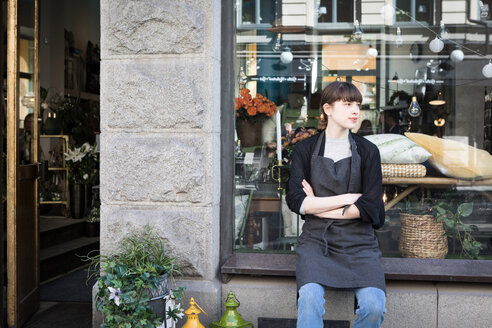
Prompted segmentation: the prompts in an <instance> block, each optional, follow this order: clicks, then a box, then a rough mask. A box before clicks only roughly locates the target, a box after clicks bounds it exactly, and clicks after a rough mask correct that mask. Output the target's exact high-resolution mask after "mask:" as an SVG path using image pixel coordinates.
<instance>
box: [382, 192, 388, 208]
mask: <svg viewBox="0 0 492 328" xmlns="http://www.w3.org/2000/svg"><path fill="white" fill-rule="evenodd" d="M387 201H388V195H386V188H385V189H384V192H383V203H384V204H385V205H386V202H387Z"/></svg>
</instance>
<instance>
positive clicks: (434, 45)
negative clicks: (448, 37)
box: [429, 36, 444, 53]
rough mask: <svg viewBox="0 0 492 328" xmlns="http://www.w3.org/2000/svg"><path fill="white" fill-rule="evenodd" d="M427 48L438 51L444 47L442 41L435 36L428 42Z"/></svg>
mask: <svg viewBox="0 0 492 328" xmlns="http://www.w3.org/2000/svg"><path fill="white" fill-rule="evenodd" d="M429 49H430V50H431V51H432V52H435V53H438V52H440V51H441V50H442V49H444V42H442V40H441V39H439V38H438V37H437V36H436V38H435V39H434V40H432V41H431V42H430V43H429Z"/></svg>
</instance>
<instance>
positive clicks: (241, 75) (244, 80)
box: [239, 66, 248, 85]
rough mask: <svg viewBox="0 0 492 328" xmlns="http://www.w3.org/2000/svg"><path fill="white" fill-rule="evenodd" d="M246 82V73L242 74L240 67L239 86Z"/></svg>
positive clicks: (242, 70)
mask: <svg viewBox="0 0 492 328" xmlns="http://www.w3.org/2000/svg"><path fill="white" fill-rule="evenodd" d="M246 82H248V77H247V76H246V73H244V68H243V67H242V66H241V68H240V70H239V84H240V85H245V84H246Z"/></svg>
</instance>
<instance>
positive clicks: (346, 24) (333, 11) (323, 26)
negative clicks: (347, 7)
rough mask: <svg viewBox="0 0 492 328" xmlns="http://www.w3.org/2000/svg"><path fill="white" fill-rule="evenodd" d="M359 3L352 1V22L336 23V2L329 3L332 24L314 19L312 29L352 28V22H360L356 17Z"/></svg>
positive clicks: (334, 0)
mask: <svg viewBox="0 0 492 328" xmlns="http://www.w3.org/2000/svg"><path fill="white" fill-rule="evenodd" d="M360 2H361V1H360V0H352V4H353V11H352V21H351V22H338V21H336V19H337V13H338V8H337V2H336V0H333V1H332V3H331V19H332V22H319V21H318V18H319V17H316V18H315V23H314V27H315V28H321V29H339V28H350V29H353V28H354V21H355V20H356V19H358V20H359V21H360V17H359V18H358V17H357V12H358V11H357V7H358V5H359V3H360Z"/></svg>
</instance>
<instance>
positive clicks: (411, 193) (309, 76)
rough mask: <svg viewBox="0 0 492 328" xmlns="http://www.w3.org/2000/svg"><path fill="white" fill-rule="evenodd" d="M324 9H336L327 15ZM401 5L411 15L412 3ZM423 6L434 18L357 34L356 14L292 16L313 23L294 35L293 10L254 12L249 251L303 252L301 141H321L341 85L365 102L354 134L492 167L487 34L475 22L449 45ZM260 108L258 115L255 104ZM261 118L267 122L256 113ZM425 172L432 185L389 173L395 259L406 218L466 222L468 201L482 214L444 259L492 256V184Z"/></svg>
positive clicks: (241, 188) (249, 30)
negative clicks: (335, 88)
mask: <svg viewBox="0 0 492 328" xmlns="http://www.w3.org/2000/svg"><path fill="white" fill-rule="evenodd" d="M323 3H324V4H325V5H327V4H328V3H331V2H328V1H325V2H323V1H321V3H320V4H318V5H320V7H322V6H323ZM348 3H349V2H348ZM396 3H397V7H399V9H401V8H402V6H403V5H404V4H403V2H398V1H397V2H396ZM419 3H421V5H422V7H420V6H418V8H417V9H418V10H422V12H416V13H415V14H414V15H412V11H411V9H410V8H409V9H408V12H405V11H404V10H403V9H404V8H403V9H402V10H399V11H398V10H397V11H396V13H397V16H396V17H394V18H393V17H392V18H391V19H395V20H396V22H397V24H394V25H375V24H373V25H372V26H371V25H365V26H362V25H361V26H357V23H355V24H352V22H353V21H354V17H353V16H351V15H348V16H350V17H345V16H344V15H345V14H343V13H347V12H351V11H353V8H345V9H343V8H340V11H339V14H338V16H336V14H335V16H336V17H331V16H330V17H327V14H326V8H325V10H321V9H319V8H320V7H318V8H313V10H314V13H315V15H314V16H313V17H311V16H309V15H307V16H306V17H300V16H292V17H294V18H293V19H298V20H302V19H304V21H303V22H304V23H305V24H296V22H295V20H289V22H292V26H286V24H282V23H283V22H285V21H287V20H286V16H287V14H286V13H285V12H282V11H285V10H286V6H280V5H278V4H275V3H274V2H272V3H271V5H270V7H268V6H266V5H263V4H262V5H260V4H258V3H257V2H254V1H243V2H242V7H241V8H240V9H238V12H237V17H236V21H237V33H236V52H235V55H236V57H235V70H236V76H237V81H236V88H235V90H237V94H236V130H235V132H236V134H235V142H236V143H235V145H236V146H235V147H236V149H235V165H236V167H235V179H236V180H235V187H236V188H235V190H236V197H235V230H234V235H235V242H234V245H235V249H236V251H237V252H267V253H268V252H270V253H271V252H273V253H283V252H285V253H292V252H294V251H295V247H296V242H297V236H298V235H299V234H300V232H301V231H302V223H303V220H302V219H301V218H300V216H299V215H297V214H295V213H293V212H291V211H290V210H289V208H288V206H287V204H286V202H285V194H286V190H287V188H288V187H287V181H288V177H289V170H290V164H291V152H292V148H293V147H294V146H295V144H296V143H297V142H299V141H301V140H303V139H305V138H307V137H309V136H311V135H313V134H316V133H318V131H317V128H318V122H319V116H320V114H321V112H320V98H321V91H322V89H323V88H324V87H325V86H326V85H327V84H329V83H331V82H332V81H336V80H338V81H349V82H352V83H354V84H355V85H356V86H357V87H358V88H359V91H360V92H361V94H362V95H363V103H362V107H361V114H360V119H359V126H358V127H357V128H356V129H354V130H353V131H352V132H354V133H357V134H360V135H362V136H368V138H371V137H373V138H374V137H377V136H380V135H386V134H397V135H401V136H402V137H403V135H404V133H406V132H411V133H417V134H418V135H417V137H420V135H425V136H430V137H436V138H439V140H446V143H449V142H455V141H456V142H459V145H463V147H464V148H461V149H454V150H450V151H448V152H447V153H446V154H445V156H444V160H445V161H446V160H449V159H451V158H454V159H456V158H458V157H461V161H462V162H463V163H461V164H460V163H458V164H451V166H453V165H454V166H453V167H455V166H461V165H463V167H467V168H470V167H473V166H480V164H479V163H478V162H477V161H475V159H473V158H471V157H474V156H478V155H470V156H471V157H470V158H469V157H466V158H463V157H462V155H460V154H464V153H466V154H468V153H467V152H468V150H470V151H471V153H470V154H478V153H480V154H481V155H480V156H483V157H481V158H482V159H483V160H484V162H487V163H490V153H491V151H492V149H491V141H492V139H491V134H490V131H491V130H490V123H491V122H490V107H491V102H490V101H491V92H492V87H491V86H490V83H489V82H488V80H487V78H486V77H485V76H483V75H482V68H483V67H484V65H486V64H487V63H488V60H487V59H486V58H485V57H484V55H483V54H484V53H487V51H488V50H487V49H486V47H485V45H484V42H483V39H485V34H486V33H485V30H484V28H483V26H480V25H474V24H469V25H459V24H448V25H447V26H444V28H445V29H446V28H447V30H445V32H446V33H448V35H449V36H450V37H449V38H444V37H441V35H442V36H444V35H445V33H444V32H443V31H442V26H441V25H440V24H439V23H436V22H435V21H434V20H433V16H432V15H431V14H430V12H431V10H430V9H432V8H433V7H432V6H433V2H432V1H421V2H419ZM255 6H256V7H255ZM342 6H344V5H342ZM425 6H427V7H425ZM306 7H309V2H308V3H306ZM315 7H316V6H315ZM426 8H428V9H429V10H427V9H426ZM342 9H343V10H342ZM414 9H415V8H414ZM476 10H478V9H476ZM258 12H260V13H261V15H259V14H258ZM316 13H317V14H318V15H317V17H316ZM402 13H406V14H402ZM375 15H376V14H375ZM463 15H464V13H463ZM362 16H363V17H364V12H362ZM376 16H378V19H383V18H384V17H383V18H380V17H379V14H377V15H376ZM311 20H314V22H312V21H311ZM279 22H282V23H279ZM306 22H307V23H306ZM326 22H339V24H337V26H336V28H335V27H333V26H327V25H323V24H324V23H326ZM344 22H347V23H350V24H344ZM299 25H303V26H299ZM358 29H359V30H358ZM402 31H403V32H402ZM358 33H360V34H359V35H357V34H358ZM402 35H403V36H402ZM478 35H480V37H478ZM437 36H439V40H440V41H441V42H442V48H441V49H440V50H439V51H437V52H436V51H433V50H432V49H431V48H430V42H431V41H432V40H433V39H434V38H436V37H437ZM441 39H442V40H441ZM455 50H459V51H464V53H466V56H465V60H464V61H463V58H462V57H461V54H462V53H461V52H459V51H458V52H454V51H455ZM246 90H247V91H246ZM258 94H260V95H261V103H262V104H263V103H265V102H266V103H267V102H268V101H270V102H272V103H274V104H275V106H273V105H272V106H271V108H274V110H271V111H268V110H262V109H261V107H260V106H256V101H257V100H256V97H257V96H256V95H258ZM250 99H252V100H251V101H252V104H255V105H254V106H256V109H255V110H252V109H250V107H251V106H250V105H248V101H249V100H250ZM250 104H251V103H250ZM267 105H268V103H267ZM247 109H248V110H249V111H250V112H248V111H247ZM256 110H258V114H253V113H256ZM260 113H265V114H264V116H265V117H264V119H261V118H259V117H260V116H261V115H262V114H260ZM246 123H248V125H247V124H246ZM252 131H254V132H252ZM259 136H260V137H259ZM255 137H256V138H255ZM279 144H282V147H278V145H279ZM466 145H468V146H466ZM469 147H471V148H469ZM279 148H280V149H281V150H280V151H279ZM458 148H459V147H458ZM453 151H455V152H453ZM432 154H433V155H435V154H434V153H432ZM467 156H468V155H467ZM435 157H436V156H434V158H435ZM465 162H466V163H465ZM419 163H420V162H419ZM420 164H422V165H423V166H424V168H422V170H423V171H424V173H423V175H416V176H412V177H402V176H392V175H387V176H385V175H384V172H385V167H384V164H383V177H384V179H383V183H384V194H383V199H384V202H385V208H386V210H387V217H386V219H387V224H386V225H385V227H384V229H381V231H378V232H377V235H378V236H377V237H378V238H380V247H381V251H382V253H383V256H387V257H402V256H403V257H407V256H405V255H402V250H401V247H402V246H401V242H400V244H399V241H401V240H402V238H400V232H401V229H402V224H401V219H400V212H402V210H403V209H405V208H410V207H418V206H417V205H418V204H424V203H433V205H428V206H429V207H432V208H433V209H434V210H435V209H436V208H437V207H439V206H441V205H442V206H444V207H446V206H448V205H449V206H450V208H452V210H451V211H452V212H453V213H456V212H457V209H458V208H460V210H462V209H463V208H464V206H463V207H460V205H461V204H462V203H467V204H468V205H466V206H471V207H472V208H473V210H472V213H471V214H469V213H467V216H466V217H464V216H463V217H462V218H461V219H462V220H460V223H459V224H460V226H459V227H457V226H456V225H455V226H454V227H455V228H456V230H455V234H454V235H453V236H451V235H448V239H447V240H446V238H444V241H443V242H442V243H444V244H446V245H445V248H446V252H445V254H444V253H443V254H444V256H443V255H442V254H441V255H439V256H441V258H444V257H445V258H481V259H489V258H491V255H492V243H491V242H492V239H491V232H492V230H491V229H492V225H491V224H492V221H491V220H492V219H490V218H491V217H492V216H491V214H492V212H491V211H492V205H491V199H492V197H491V195H490V191H489V190H490V189H489V188H490V187H489V184H490V183H491V181H490V176H487V177H484V176H479V175H477V174H475V175H463V174H462V175H460V174H457V175H453V174H445V171H444V170H439V169H438V168H436V166H435V165H431V164H430V163H429V161H425V162H424V161H422V163H420ZM487 174H490V173H487ZM435 179H437V180H435ZM439 204H440V205H439ZM443 204H446V205H443ZM470 204H472V205H470ZM442 211H443V213H444V209H442ZM429 212H430V210H429ZM460 213H462V212H460ZM448 214H449V213H447V214H446V215H448ZM449 215H450V214H449ZM441 220H444V218H443V219H441ZM446 224H447V223H446ZM449 225H450V226H451V225H453V223H451V222H449ZM456 231H459V232H457V233H456ZM465 232H466V233H465ZM468 232H469V235H470V236H473V238H471V237H470V238H469V239H468V241H467V243H472V244H473V245H475V246H476V247H468V250H470V252H467V251H466V250H465V249H466V248H467V247H466V246H464V245H463V243H462V242H460V241H463V239H460V237H458V235H459V236H463V234H467V233H468ZM440 233H441V234H444V230H442V231H441V232H440ZM437 234H439V233H437ZM429 238H430V237H429ZM475 242H476V243H475ZM443 247H444V246H443ZM465 253H466V254H465ZM471 253H473V255H471ZM415 257H419V256H415Z"/></svg>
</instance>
